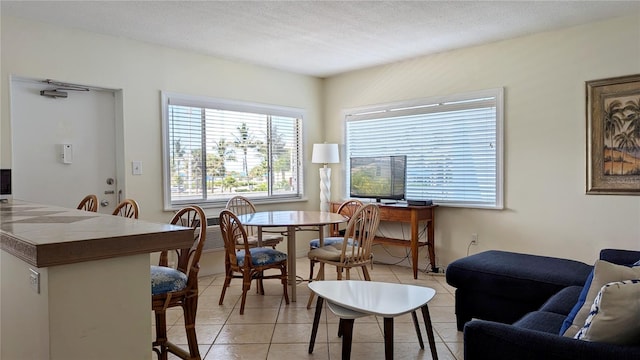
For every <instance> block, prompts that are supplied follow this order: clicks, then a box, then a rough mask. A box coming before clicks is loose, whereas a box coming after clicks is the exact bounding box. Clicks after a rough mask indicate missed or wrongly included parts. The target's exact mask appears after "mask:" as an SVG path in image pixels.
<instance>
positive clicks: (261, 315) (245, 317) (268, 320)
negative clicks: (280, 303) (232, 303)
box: [227, 304, 279, 324]
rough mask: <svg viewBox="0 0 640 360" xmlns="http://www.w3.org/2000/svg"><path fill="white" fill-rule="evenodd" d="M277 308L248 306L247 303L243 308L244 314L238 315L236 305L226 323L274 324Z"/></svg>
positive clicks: (238, 309)
mask: <svg viewBox="0 0 640 360" xmlns="http://www.w3.org/2000/svg"><path fill="white" fill-rule="evenodd" d="M278 312H279V308H277V307H250V306H249V304H247V306H246V307H245V309H244V314H242V315H240V307H239V306H238V308H237V309H235V310H234V311H233V312H232V313H231V315H229V319H228V320H227V324H274V323H275V322H276V319H277V318H278Z"/></svg>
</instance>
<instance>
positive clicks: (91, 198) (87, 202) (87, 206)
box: [77, 194, 98, 212]
mask: <svg viewBox="0 0 640 360" xmlns="http://www.w3.org/2000/svg"><path fill="white" fill-rule="evenodd" d="M77 209H78V210H84V211H91V212H98V197H97V196H96V195H93V194H90V195H87V196H85V197H84V199H82V201H80V204H78V208H77Z"/></svg>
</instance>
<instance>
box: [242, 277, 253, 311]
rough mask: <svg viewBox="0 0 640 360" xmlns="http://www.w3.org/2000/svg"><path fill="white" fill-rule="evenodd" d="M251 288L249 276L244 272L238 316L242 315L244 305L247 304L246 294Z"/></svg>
mask: <svg viewBox="0 0 640 360" xmlns="http://www.w3.org/2000/svg"><path fill="white" fill-rule="evenodd" d="M250 288H251V274H250V273H248V272H245V273H244V274H243V275H242V300H241V302H240V315H244V305H245V303H246V302H247V292H249V289H250Z"/></svg>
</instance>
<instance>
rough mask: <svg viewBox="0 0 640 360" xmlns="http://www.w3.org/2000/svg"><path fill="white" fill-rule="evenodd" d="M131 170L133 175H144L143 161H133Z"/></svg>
mask: <svg viewBox="0 0 640 360" xmlns="http://www.w3.org/2000/svg"><path fill="white" fill-rule="evenodd" d="M131 172H132V173H133V175H142V161H132V162H131Z"/></svg>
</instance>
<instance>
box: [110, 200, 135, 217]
mask: <svg viewBox="0 0 640 360" xmlns="http://www.w3.org/2000/svg"><path fill="white" fill-rule="evenodd" d="M138 211H139V207H138V203H137V202H136V201H135V200H133V199H124V200H122V202H120V204H118V206H116V208H115V210H113V213H112V215H117V216H123V217H128V218H131V219H137V218H138Z"/></svg>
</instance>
